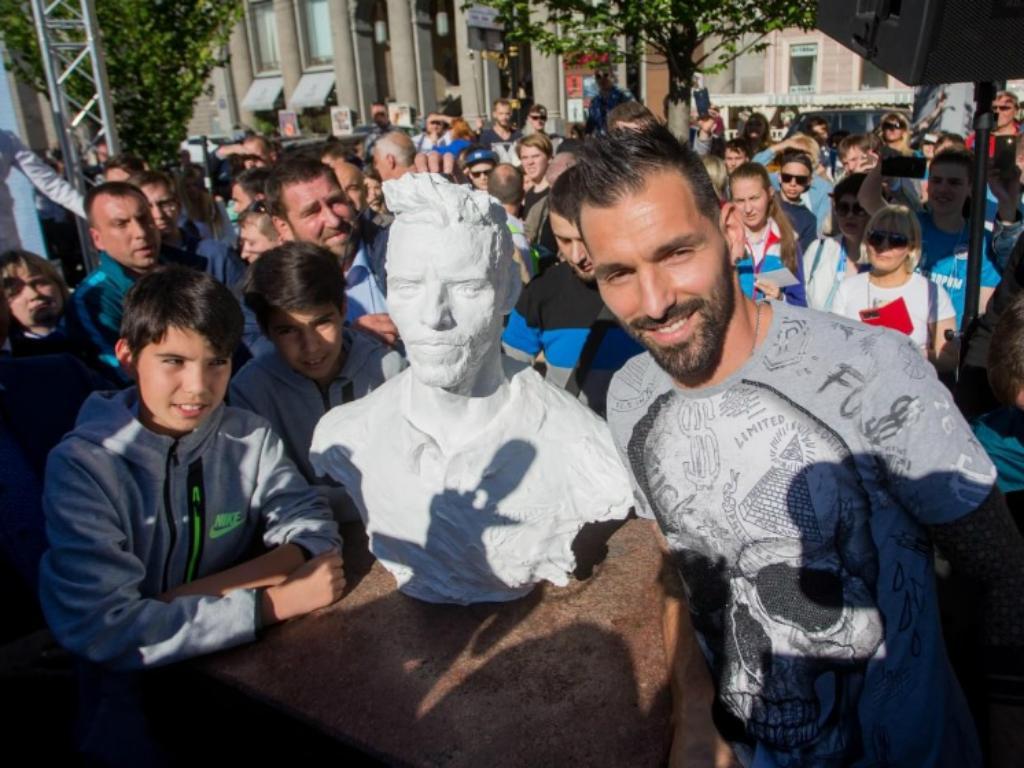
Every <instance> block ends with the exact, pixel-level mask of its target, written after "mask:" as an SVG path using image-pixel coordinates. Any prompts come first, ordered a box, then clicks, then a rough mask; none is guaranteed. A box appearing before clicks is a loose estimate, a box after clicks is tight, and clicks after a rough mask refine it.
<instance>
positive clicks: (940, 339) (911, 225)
mask: <svg viewBox="0 0 1024 768" xmlns="http://www.w3.org/2000/svg"><path fill="white" fill-rule="evenodd" d="M861 248H862V249H863V250H864V252H865V254H866V256H867V260H868V262H869V263H870V264H871V271H869V272H863V273H861V274H859V275H853V276H851V277H848V278H846V279H845V280H843V281H842V283H841V284H840V285H839V289H838V290H837V291H836V297H835V301H834V302H833V305H832V311H833V312H835V313H836V314H837V315H842V316H843V317H849V318H851V319H853V320H865V319H867V318H868V317H869V316H871V315H873V314H877V312H878V310H880V309H884V308H886V307H888V308H889V309H890V315H891V316H898V315H902V314H903V308H899V310H898V311H897V308H896V307H895V306H892V305H894V303H895V302H902V303H903V305H904V307H905V310H906V316H907V317H909V320H910V330H909V331H907V330H906V328H901V329H900V330H903V331H904V332H905V333H907V335H908V336H910V338H911V340H912V341H913V342H914V343H915V344H916V345H917V346H918V347H919V348H920V349H921V352H922V353H923V354H924V355H925V356H926V357H927V358H928V359H929V360H930V361H931V362H932V363H933V364H934V365H935V367H936V369H937V370H939V371H940V372H945V371H951V370H953V369H954V368H955V367H956V362H957V349H956V344H955V343H954V342H950V341H947V340H946V332H947V331H953V330H955V329H956V310H955V309H954V308H953V302H952V301H951V300H950V298H949V294H948V293H946V290H945V288H943V287H942V286H940V285H937V284H935V283H933V282H932V281H931V280H929V279H928V278H926V277H924V276H923V275H921V274H920V273H918V272H915V271H914V270H915V269H916V268H917V264H918V262H919V261H920V259H921V225H920V224H919V223H918V220H917V215H916V214H915V213H914V212H913V211H911V210H910V209H909V208H907V207H906V206H903V205H887V206H885V207H884V208H881V209H880V210H879V211H878V212H877V213H875V215H874V216H872V217H871V219H870V220H869V221H868V223H867V226H866V227H865V235H864V240H863V242H862V244H861Z"/></svg>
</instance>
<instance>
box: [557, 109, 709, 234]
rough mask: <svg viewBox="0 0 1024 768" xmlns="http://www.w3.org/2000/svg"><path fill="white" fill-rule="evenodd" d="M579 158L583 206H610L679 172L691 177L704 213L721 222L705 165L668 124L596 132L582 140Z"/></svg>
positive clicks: (578, 171) (696, 200)
mask: <svg viewBox="0 0 1024 768" xmlns="http://www.w3.org/2000/svg"><path fill="white" fill-rule="evenodd" d="M579 158H580V159H579V163H578V164H577V165H576V178H577V179H578V180H579V181H578V188H579V194H580V209H581V210H582V208H583V206H584V205H592V206H595V207H597V208H610V207H611V206H613V205H615V203H617V202H618V201H619V200H620V199H621V198H622V197H623V196H624V195H626V194H629V193H631V192H632V193H636V192H640V191H641V190H643V189H644V188H645V187H646V186H647V182H648V180H649V179H650V177H651V176H654V175H655V174H658V173H664V172H665V171H668V170H674V171H676V172H677V173H679V174H681V175H682V176H683V178H684V179H686V182H687V184H688V185H689V187H690V192H691V193H692V194H693V199H694V202H696V204H697V210H698V211H700V214H701V215H702V216H704V217H706V218H707V219H709V220H710V221H713V222H715V223H716V224H717V223H718V215H719V210H720V208H719V202H718V195H717V194H715V187H714V185H713V184H712V183H711V178H710V177H709V176H708V172H707V171H706V170H705V168H704V164H703V163H702V162H701V161H700V157H699V156H698V155H697V153H696V152H694V151H693V150H691V149H690V148H689V147H687V146H686V145H685V144H681V143H680V142H679V140H678V139H677V138H676V137H675V136H673V135H672V133H671V132H670V131H669V130H668V128H666V127H665V126H663V125H652V126H649V127H647V128H645V129H644V130H642V131H619V132H617V133H616V134H615V135H614V136H611V135H609V136H596V137H594V138H592V139H590V140H588V141H587V142H585V143H584V144H583V148H582V150H581V151H580V156H579ZM577 219H578V217H577ZM577 223H578V221H577Z"/></svg>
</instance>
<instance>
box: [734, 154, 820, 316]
mask: <svg viewBox="0 0 1024 768" xmlns="http://www.w3.org/2000/svg"><path fill="white" fill-rule="evenodd" d="M729 189H730V193H731V196H732V202H733V203H734V204H735V205H736V207H737V208H738V209H739V212H740V217H741V219H742V220H743V227H744V230H745V233H746V244H745V245H746V247H745V249H744V250H745V254H744V258H743V259H741V260H740V261H739V263H737V264H736V270H737V271H738V272H739V279H740V287H741V288H742V289H743V292H744V293H745V294H747V295H748V296H751V297H753V298H758V297H759V296H765V297H767V298H769V299H778V300H781V301H785V302H786V303H787V304H794V305H796V306H799V307H804V306H807V297H806V295H805V293H804V285H803V264H802V261H803V260H802V259H801V254H800V247H799V245H798V244H797V242H796V235H795V234H794V233H793V226H792V225H791V224H790V223H789V218H788V217H787V216H786V214H785V213H784V212H783V210H782V204H781V202H780V201H779V198H778V196H777V195H776V194H775V191H774V190H773V189H772V184H771V180H770V179H769V178H768V171H767V170H765V168H764V166H763V165H758V164H757V163H744V164H743V165H741V166H740V167H739V168H737V169H736V170H735V171H733V172H732V176H730V177H729ZM783 268H785V269H787V270H788V271H789V272H790V274H792V275H793V277H795V278H796V279H797V283H796V284H795V285H790V286H786V287H781V286H780V285H779V284H778V283H777V282H775V281H774V280H772V279H771V278H769V277H766V275H768V274H769V273H772V272H777V271H778V270H781V269H783Z"/></svg>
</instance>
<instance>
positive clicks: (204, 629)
mask: <svg viewBox="0 0 1024 768" xmlns="http://www.w3.org/2000/svg"><path fill="white" fill-rule="evenodd" d="M241 331H242V315H241V311H240V309H239V307H238V304H237V302H236V301H235V299H234V298H233V297H232V296H231V294H230V292H229V291H228V289H227V288H225V287H224V286H222V285H220V284H219V283H217V282H216V281H215V280H214V279H213V278H212V277H210V276H209V275H206V274H204V273H201V272H198V271H194V270H189V269H186V268H182V267H177V266H174V267H167V268H161V269H158V270H156V271H154V272H152V273H150V274H148V275H146V276H145V277H143V278H140V279H139V281H138V282H137V283H136V284H135V285H134V286H133V287H132V289H131V290H130V291H129V292H128V294H127V296H126V299H125V308H124V321H123V325H122V337H121V339H120V340H119V341H118V342H117V346H116V354H117V357H118V360H119V361H120V362H121V364H122V365H123V366H124V367H125V369H126V370H127V371H128V372H129V373H130V375H131V376H132V378H133V379H134V380H135V382H136V385H135V386H133V387H130V388H129V389H126V390H123V391H120V392H103V393H96V394H94V395H92V396H91V397H90V398H89V399H88V400H87V401H86V402H85V404H84V405H83V407H82V410H81V413H80V414H79V417H78V423H77V425H76V426H75V429H74V430H73V431H72V432H71V433H70V434H68V435H67V436H66V437H65V438H64V440H63V441H62V442H61V443H60V444H59V445H58V446H57V447H56V448H55V449H54V450H53V451H52V452H51V454H50V457H49V460H48V463H47V469H46V479H45V488H44V494H43V507H44V510H45V514H46V528H47V534H48V536H49V540H50V549H49V551H47V553H46V554H45V555H44V556H43V561H42V565H41V567H40V598H41V601H42V606H43V612H44V615H45V616H46V619H47V621H48V623H49V625H50V628H51V629H52V631H53V634H54V636H55V637H56V638H57V640H58V641H59V642H60V643H61V644H62V645H63V646H64V647H65V648H67V649H68V650H70V651H71V652H72V653H74V654H76V655H77V656H79V657H81V658H82V659H83V660H84V661H86V662H92V663H94V664H99V665H102V666H103V669H105V670H137V669H143V668H149V667H155V666H158V665H162V664H167V663H170V662H174V661H178V660H181V659H186V658H189V657H192V656H197V655H199V654H203V653H209V652H211V651H216V650H220V649H223V648H228V647H231V646H234V645H238V644H240V643H245V642H249V641H251V640H253V639H255V637H256V634H257V632H258V631H259V629H260V628H261V627H263V626H266V625H269V624H271V623H273V622H277V621H282V620H284V619H288V618H291V617H293V616H300V615H302V614H305V613H308V612H309V611H312V610H315V609H317V608H321V607H323V606H325V605H327V604H329V603H331V602H333V601H334V600H337V599H338V597H340V595H341V589H342V585H343V577H342V573H341V558H340V556H339V554H338V547H339V544H340V542H339V539H338V533H337V528H336V526H335V524H334V522H333V521H332V520H331V519H330V513H329V510H328V509H327V506H326V505H325V504H324V503H323V501H322V500H321V499H320V498H319V496H318V495H317V494H316V493H315V492H314V491H313V490H312V489H310V488H309V486H308V484H307V483H306V481H305V480H303V479H302V477H301V475H300V474H299V473H298V472H297V471H296V470H295V466H294V465H293V464H292V462H291V461H289V460H288V458H287V456H286V455H285V451H284V447H283V445H282V443H281V441H280V439H278V437H277V436H276V435H275V434H274V433H273V432H272V431H271V429H270V427H269V425H268V424H267V422H266V421H265V420H263V419H261V418H259V417H257V416H254V415H253V414H251V413H247V412H245V411H242V410H238V409H235V408H230V407H226V406H224V405H223V400H224V395H225V393H226V391H227V386H228V377H229V376H230V373H231V352H232V350H233V349H234V348H235V346H236V345H237V344H238V339H239V336H240V335H241ZM260 542H262V544H263V545H264V546H265V547H266V548H267V550H268V551H267V552H266V553H265V554H262V555H259V556H257V557H255V558H253V559H247V558H248V557H250V555H251V553H252V552H253V547H254V545H258V544H259V543H260ZM84 712H85V713H86V714H87V715H95V716H96V717H99V714H98V713H100V712H101V709H100V708H97V709H95V710H91V709H84ZM109 746H111V747H112V746H113V744H111V745H109Z"/></svg>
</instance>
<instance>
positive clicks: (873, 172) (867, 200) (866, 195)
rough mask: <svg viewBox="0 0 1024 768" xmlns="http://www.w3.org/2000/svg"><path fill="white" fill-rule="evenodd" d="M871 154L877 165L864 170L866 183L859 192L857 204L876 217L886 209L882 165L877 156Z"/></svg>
mask: <svg viewBox="0 0 1024 768" xmlns="http://www.w3.org/2000/svg"><path fill="white" fill-rule="evenodd" d="M869 154H870V156H871V157H873V158H874V159H875V164H874V165H873V166H871V167H870V168H865V169H864V170H863V173H864V174H865V176H864V183H863V184H861V185H860V190H859V191H858V192H857V202H858V203H860V207H861V208H863V209H864V210H865V211H867V212H868V215H874V214H875V213H877V212H878V211H880V210H881V209H882V208H884V207H885V198H884V197H883V196H882V163H881V162H880V161H879V159H878V156H877V155H876V154H874V153H873V152H872V153H869Z"/></svg>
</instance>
